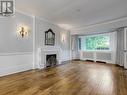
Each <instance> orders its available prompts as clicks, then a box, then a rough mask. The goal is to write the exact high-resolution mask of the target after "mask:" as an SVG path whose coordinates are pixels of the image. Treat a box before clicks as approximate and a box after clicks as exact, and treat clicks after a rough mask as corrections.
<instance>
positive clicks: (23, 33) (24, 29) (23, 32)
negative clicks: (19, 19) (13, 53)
mask: <svg viewBox="0 0 127 95" xmlns="http://www.w3.org/2000/svg"><path fill="white" fill-rule="evenodd" d="M19 34H20V35H21V37H22V38H24V37H25V36H28V30H27V29H26V28H25V27H20V29H19Z"/></svg>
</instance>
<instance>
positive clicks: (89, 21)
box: [16, 0, 127, 30]
mask: <svg viewBox="0 0 127 95" xmlns="http://www.w3.org/2000/svg"><path fill="white" fill-rule="evenodd" d="M16 9H17V10H20V11H22V12H26V13H29V14H32V15H36V16H38V17H42V18H45V19H48V20H50V21H52V22H54V23H56V24H58V25H60V26H63V27H65V28H68V29H71V30H77V29H80V28H82V27H87V26H92V25H95V24H100V23H105V22H108V21H112V20H116V19H121V18H124V17H126V16H127V0H16Z"/></svg>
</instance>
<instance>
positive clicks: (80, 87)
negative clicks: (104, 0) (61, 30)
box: [0, 61, 127, 95]
mask: <svg viewBox="0 0 127 95" xmlns="http://www.w3.org/2000/svg"><path fill="white" fill-rule="evenodd" d="M0 95H127V70H124V69H122V68H121V67H118V66H114V65H106V64H103V63H92V62H81V61H73V62H71V63H70V64H65V65H61V66H58V67H55V68H52V69H47V70H41V71H38V70H32V71H27V72H23V73H18V74H14V75H10V76H6V77H2V78H0Z"/></svg>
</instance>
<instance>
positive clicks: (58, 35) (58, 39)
mask: <svg viewBox="0 0 127 95" xmlns="http://www.w3.org/2000/svg"><path fill="white" fill-rule="evenodd" d="M48 29H52V30H53V32H54V33H55V46H45V31H47V30H48ZM35 31H36V34H35V54H36V56H35V68H36V67H37V64H38V61H37V59H38V55H37V52H38V51H37V50H38V48H41V49H42V50H44V49H47V50H53V49H55V48H58V49H60V54H59V55H60V60H61V61H67V60H70V33H69V32H68V31H66V30H64V29H61V28H60V27H58V26H57V25H55V24H53V23H51V22H49V21H47V20H44V19H40V18H37V17H36V18H35ZM63 35H64V37H65V40H64V42H62V36H63ZM41 63H42V64H43V63H44V59H43V60H42V62H41Z"/></svg>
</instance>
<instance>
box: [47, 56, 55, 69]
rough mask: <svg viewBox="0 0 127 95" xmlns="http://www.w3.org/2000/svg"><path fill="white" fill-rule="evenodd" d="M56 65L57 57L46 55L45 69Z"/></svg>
mask: <svg viewBox="0 0 127 95" xmlns="http://www.w3.org/2000/svg"><path fill="white" fill-rule="evenodd" d="M56 65H57V55H56V54H50V55H46V68H48V67H54V66H56Z"/></svg>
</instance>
